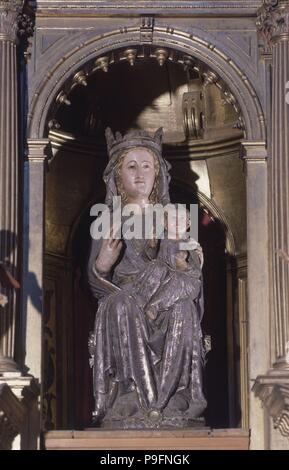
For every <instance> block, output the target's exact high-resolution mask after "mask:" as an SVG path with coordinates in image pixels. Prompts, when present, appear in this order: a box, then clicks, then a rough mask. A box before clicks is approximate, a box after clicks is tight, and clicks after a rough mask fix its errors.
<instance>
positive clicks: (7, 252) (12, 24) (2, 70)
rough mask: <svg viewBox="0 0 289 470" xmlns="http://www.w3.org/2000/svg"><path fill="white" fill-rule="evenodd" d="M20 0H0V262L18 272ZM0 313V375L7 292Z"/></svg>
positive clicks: (8, 316)
mask: <svg viewBox="0 0 289 470" xmlns="http://www.w3.org/2000/svg"><path fill="white" fill-rule="evenodd" d="M22 3H23V1H22V0H0V260H1V261H2V262H3V263H4V264H5V266H6V267H7V268H8V269H9V270H10V272H11V274H12V275H13V276H14V277H15V278H18V273H19V266H18V264H19V239H18V223H19V161H18V160H19V157H18V128H17V119H18V118H17V71H16V43H17V16H18V14H19V12H20V11H21V8H22ZM5 295H7V297H8V304H7V305H6V307H5V308H4V309H1V312H0V373H1V372H7V371H15V370H17V365H16V363H15V361H14V344H15V325H16V316H17V310H18V298H17V297H18V296H17V295H16V293H15V291H14V290H11V289H9V290H7V292H5Z"/></svg>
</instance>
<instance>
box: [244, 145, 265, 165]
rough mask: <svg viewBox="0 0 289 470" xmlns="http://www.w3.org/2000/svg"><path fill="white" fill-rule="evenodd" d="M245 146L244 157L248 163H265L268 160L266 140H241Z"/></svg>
mask: <svg viewBox="0 0 289 470" xmlns="http://www.w3.org/2000/svg"><path fill="white" fill-rule="evenodd" d="M241 144H242V148H243V155H242V158H243V159H244V160H245V161H246V163H251V162H254V163H257V162H261V163H264V162H266V160H267V147H266V142H262V141H255V140H252V141H250V140H243V141H242V142H241Z"/></svg>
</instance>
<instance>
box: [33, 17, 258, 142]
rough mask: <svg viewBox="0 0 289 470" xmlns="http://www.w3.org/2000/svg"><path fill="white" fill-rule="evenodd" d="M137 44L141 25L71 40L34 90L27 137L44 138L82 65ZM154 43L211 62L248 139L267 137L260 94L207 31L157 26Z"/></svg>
mask: <svg viewBox="0 0 289 470" xmlns="http://www.w3.org/2000/svg"><path fill="white" fill-rule="evenodd" d="M202 35H203V36H204V38H203V37H202ZM208 38H209V39H208ZM81 39H82V41H81ZM137 44H140V30H139V27H132V28H122V29H121V30H116V31H111V32H107V33H105V34H100V35H96V36H95V35H93V36H91V37H85V38H84V37H82V36H78V37H77V44H75V43H74V42H73V41H72V45H71V47H72V49H71V50H70V52H68V53H66V54H65V56H64V57H63V58H62V59H60V60H58V61H57V60H56V63H55V64H54V65H52V67H51V68H50V70H49V72H46V73H45V74H44V76H40V77H39V79H38V82H37V83H36V84H35V87H34V90H32V98H31V102H30V107H29V114H28V137H29V138H33V139H37V138H43V137H44V133H45V122H46V119H47V115H48V112H49V109H50V106H51V105H52V103H53V100H55V97H56V96H57V94H58V93H59V92H60V91H61V88H62V87H63V86H64V84H65V82H66V81H67V80H68V79H69V78H70V77H71V76H72V75H74V74H75V73H77V72H78V71H79V70H80V68H81V67H82V66H84V65H85V64H86V63H87V62H88V61H90V60H92V59H96V58H97V57H100V56H102V55H105V54H106V53H108V52H111V51H113V50H116V49H120V48H125V47H132V46H134V45H137ZM151 45H153V46H163V47H170V48H171V49H176V50H178V51H180V52H184V53H187V54H190V55H192V56H194V57H196V58H197V59H199V60H201V61H202V62H204V63H205V64H206V65H208V66H209V67H210V68H211V69H212V70H213V71H215V72H216V73H217V74H218V75H219V76H220V77H221V78H222V79H223V80H224V82H225V83H226V84H227V85H228V87H229V88H230V91H231V92H232V93H233V95H234V96H235V98H236V100H237V102H238V104H239V106H240V109H241V112H242V115H243V119H244V123H245V133H246V139H247V140H249V141H264V140H265V138H266V132H265V118H264V114H263V111H262V107H261V104H260V101H259V98H258V96H257V93H256V91H255V89H254V87H253V86H252V84H251V83H250V80H249V78H248V77H247V76H246V74H245V73H244V72H243V71H242V70H241V69H240V68H239V66H238V65H237V64H236V63H235V62H234V61H233V60H232V58H230V57H229V56H228V55H226V54H225V53H224V52H223V51H222V47H221V46H220V45H219V44H218V45H217V41H216V40H215V38H213V37H211V36H210V35H208V33H205V34H204V31H198V35H195V34H191V33H190V32H186V31H180V30H176V29H173V28H170V27H165V26H164V27H161V26H156V27H155V29H154V37H153V42H152V43H151ZM74 46H75V47H74ZM59 47H60V46H59Z"/></svg>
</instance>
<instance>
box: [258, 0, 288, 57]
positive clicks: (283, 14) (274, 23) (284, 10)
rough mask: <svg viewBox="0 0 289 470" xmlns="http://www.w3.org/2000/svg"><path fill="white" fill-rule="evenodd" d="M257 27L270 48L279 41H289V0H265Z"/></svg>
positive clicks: (259, 13)
mask: <svg viewBox="0 0 289 470" xmlns="http://www.w3.org/2000/svg"><path fill="white" fill-rule="evenodd" d="M257 28H258V30H259V32H260V33H261V35H262V36H263V38H264V41H265V44H266V46H267V47H269V48H271V47H272V46H273V44H274V43H276V42H278V41H282V40H286V41H289V0H263V5H262V7H261V8H260V9H259V12H258V20H257Z"/></svg>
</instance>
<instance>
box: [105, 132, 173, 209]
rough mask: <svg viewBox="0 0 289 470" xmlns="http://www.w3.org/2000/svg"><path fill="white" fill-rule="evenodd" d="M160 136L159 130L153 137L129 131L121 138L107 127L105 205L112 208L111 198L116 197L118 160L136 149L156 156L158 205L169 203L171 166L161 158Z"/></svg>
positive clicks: (118, 133)
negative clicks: (125, 153) (157, 164)
mask: <svg viewBox="0 0 289 470" xmlns="http://www.w3.org/2000/svg"><path fill="white" fill-rule="evenodd" d="M162 134H163V130H162V128H159V129H158V130H157V131H156V132H155V134H154V136H153V137H152V136H151V135H150V134H148V133H147V132H146V131H131V132H128V133H127V134H125V135H124V136H122V135H121V133H120V132H116V134H115V136H114V135H113V132H112V130H111V129H110V128H109V127H108V128H107V129H106V131H105V136H106V142H107V150H108V155H109V162H108V164H107V166H106V169H105V170H104V174H103V180H104V182H105V184H106V198H105V203H106V204H107V205H108V206H109V207H112V204H113V197H114V196H117V187H116V182H115V169H116V166H117V163H118V161H119V158H120V157H121V156H122V155H123V153H124V152H126V151H128V150H130V149H134V148H137V147H140V148H146V149H148V150H150V151H152V152H153V153H154V155H155V156H156V158H157V160H158V162H159V167H160V169H159V175H158V183H159V187H158V203H160V204H163V205H166V204H168V203H169V202H170V196H169V182H170V175H169V170H170V169H171V165H170V163H168V162H167V161H166V160H165V159H164V158H163V156H162Z"/></svg>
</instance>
